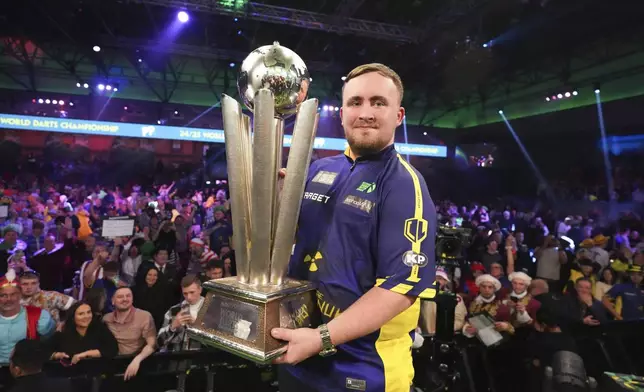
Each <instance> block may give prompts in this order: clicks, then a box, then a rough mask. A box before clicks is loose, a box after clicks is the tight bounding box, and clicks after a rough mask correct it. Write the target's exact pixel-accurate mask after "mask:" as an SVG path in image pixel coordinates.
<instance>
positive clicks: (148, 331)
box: [141, 312, 157, 340]
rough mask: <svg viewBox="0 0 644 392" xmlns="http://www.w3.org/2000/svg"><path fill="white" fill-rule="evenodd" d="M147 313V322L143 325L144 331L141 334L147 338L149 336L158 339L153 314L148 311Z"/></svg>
mask: <svg viewBox="0 0 644 392" xmlns="http://www.w3.org/2000/svg"><path fill="white" fill-rule="evenodd" d="M146 313H147V315H146V316H147V319H148V320H147V322H146V324H145V325H144V326H143V333H142V334H141V335H142V336H143V338H144V339H147V338H149V337H153V338H154V339H155V340H156V337H157V327H155V326H154V319H153V318H152V315H151V314H150V313H148V312H146Z"/></svg>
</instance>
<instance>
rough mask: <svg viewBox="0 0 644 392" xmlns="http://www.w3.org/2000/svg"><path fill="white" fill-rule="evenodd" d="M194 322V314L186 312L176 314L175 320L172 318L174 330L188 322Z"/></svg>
mask: <svg viewBox="0 0 644 392" xmlns="http://www.w3.org/2000/svg"><path fill="white" fill-rule="evenodd" d="M191 323H192V316H190V314H184V313H179V314H177V315H176V316H175V318H174V320H172V325H171V326H170V328H171V329H172V330H173V331H176V330H177V329H179V328H181V327H183V326H184V325H186V324H191Z"/></svg>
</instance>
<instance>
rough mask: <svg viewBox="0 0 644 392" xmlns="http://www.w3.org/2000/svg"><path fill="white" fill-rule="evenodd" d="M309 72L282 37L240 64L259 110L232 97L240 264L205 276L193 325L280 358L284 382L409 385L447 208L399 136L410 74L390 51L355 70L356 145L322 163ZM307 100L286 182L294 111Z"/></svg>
mask: <svg viewBox="0 0 644 392" xmlns="http://www.w3.org/2000/svg"><path fill="white" fill-rule="evenodd" d="M310 81H311V78H310V76H309V73H308V70H307V68H306V66H305V65H304V62H303V61H302V59H301V58H300V57H299V56H298V55H297V54H296V53H294V52H293V51H291V50H289V49H288V48H285V47H282V46H280V45H279V43H274V44H273V45H266V46H263V47H260V48H258V49H256V50H255V51H253V52H252V53H251V54H250V55H249V56H248V57H247V58H246V59H245V60H244V62H243V63H242V66H241V72H240V76H239V78H238V88H239V93H240V94H239V95H240V96H241V97H242V99H243V101H244V103H245V104H246V106H247V107H248V108H249V109H250V110H251V111H252V112H253V115H254V116H253V120H252V122H251V119H250V117H249V116H247V115H246V114H245V113H244V112H243V111H242V107H241V105H240V104H239V103H238V102H236V101H235V100H234V99H233V98H231V97H229V96H224V97H223V98H222V102H221V104H222V113H223V119H224V132H225V138H226V160H227V164H228V175H229V184H230V194H231V211H232V221H233V227H234V228H235V234H234V236H233V244H234V247H235V254H236V262H237V276H236V277H229V278H223V279H216V280H211V281H209V282H205V283H204V286H203V287H204V289H205V290H206V291H207V294H206V298H205V300H204V305H203V307H202V308H201V310H200V312H199V315H198V316H197V319H196V320H195V322H194V323H193V324H192V325H191V326H189V327H188V332H189V334H190V336H191V338H193V339H196V340H198V341H201V342H203V343H205V344H209V345H213V346H215V347H218V348H221V349H223V350H227V351H229V352H232V353H234V354H236V355H239V356H241V357H244V358H247V359H250V360H252V361H255V362H259V363H270V362H273V363H275V364H280V365H281V366H279V370H280V390H281V391H282V392H289V391H298V392H302V391H325V392H326V391H338V390H358V391H374V392H375V391H384V392H393V391H396V392H397V391H401V392H402V391H404V392H408V391H409V390H410V387H411V382H412V379H413V373H414V371H413V365H412V357H411V344H412V341H413V334H414V332H413V331H414V330H415V328H416V325H417V323H418V319H419V314H420V298H424V299H431V298H433V297H434V296H435V294H436V291H435V289H434V287H433V284H434V277H435V263H434V259H435V254H434V237H435V233H436V212H435V208H434V204H433V202H432V200H431V198H430V196H429V192H428V190H427V185H426V184H425V181H424V180H423V178H422V176H421V175H420V174H419V173H418V172H417V171H416V170H415V169H414V168H413V167H412V166H411V165H410V164H409V163H407V162H406V161H405V160H404V159H403V158H402V157H401V156H400V155H399V154H398V153H397V152H396V150H395V148H394V133H395V130H396V128H397V127H398V126H399V125H400V124H401V122H402V120H403V117H404V115H405V110H404V109H403V108H402V107H401V101H402V97H403V85H402V82H401V80H400V77H399V76H398V75H397V74H396V73H395V72H394V71H393V70H391V69H390V68H388V67H386V66H384V65H382V64H368V65H363V66H360V67H358V68H356V69H354V70H353V71H351V73H349V75H347V77H346V80H345V85H344V89H343V99H342V100H343V102H342V110H341V112H340V115H341V118H342V124H343V126H344V129H345V133H346V137H347V142H348V143H347V144H348V148H347V150H346V151H345V154H344V155H338V156H335V157H331V158H325V159H320V160H318V161H316V162H315V163H313V165H311V167H310V168H309V163H310V159H311V150H312V148H313V143H314V139H315V133H316V129H317V123H318V116H319V114H318V102H317V100H316V99H308V100H305V99H306V96H307V93H308V88H309V85H310ZM295 113H297V115H296V120H295V125H294V129H293V135H292V137H290V138H289V146H290V149H289V156H288V161H287V165H286V175H285V176H284V183H283V188H280V187H278V186H277V178H278V170H279V168H280V167H281V165H282V159H281V154H282V146H283V144H284V142H285V141H286V140H285V138H284V118H285V117H286V116H288V115H292V114H295ZM251 123H252V132H251ZM298 217H299V219H298ZM294 240H295V247H293V242H294ZM287 272H288V273H287Z"/></svg>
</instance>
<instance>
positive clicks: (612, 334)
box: [3, 320, 644, 392]
mask: <svg viewBox="0 0 644 392" xmlns="http://www.w3.org/2000/svg"><path fill="white" fill-rule="evenodd" d="M642 331H644V320H636V321H614V322H608V323H605V324H603V325H601V326H597V327H588V326H585V325H580V326H579V327H577V328H575V329H574V331H573V337H574V338H575V340H576V341H577V342H578V344H579V346H585V347H586V348H587V350H585V351H586V352H581V353H580V355H581V356H582V358H583V359H584V362H585V364H586V367H587V369H588V373H589V375H592V376H594V377H599V376H601V374H602V373H603V372H606V371H611V372H618V373H639V372H641V371H643V370H644V368H642V365H643V363H642V362H643V361H642V358H641V356H638V355H637V354H638V353H641V352H642V348H644V347H642V346H643V345H644V334H642ZM427 342H429V339H428V340H427ZM456 342H457V345H456V350H457V351H458V352H459V354H460V357H461V359H462V361H463V364H462V365H463V368H464V369H463V371H462V373H461V378H462V381H463V382H464V385H466V386H467V389H468V390H469V391H470V392H477V391H483V390H486V389H487V388H485V387H482V386H480V384H479V383H478V382H474V381H473V379H472V378H473V376H472V374H471V373H472V371H473V370H474V371H481V370H482V371H483V372H484V373H485V374H484V377H485V378H486V379H487V380H488V383H489V384H493V383H494V375H493V374H491V369H489V367H488V366H482V367H481V366H476V364H474V363H470V358H469V357H468V355H467V350H468V349H471V348H475V349H477V350H481V353H482V356H483V357H486V355H487V350H486V349H485V348H484V347H483V346H482V345H480V344H479V343H478V341H477V340H476V339H465V338H464V337H462V336H456ZM430 355H431V349H428V347H424V348H423V349H421V350H419V351H417V352H416V353H415V358H414V360H415V362H416V365H417V366H416V369H417V378H422V377H423V375H422V374H421V373H423V370H424V369H419V366H418V365H420V366H421V367H422V368H428V369H429V368H430V367H432V366H433V365H434V364H432V361H431V359H430ZM132 358H133V357H132V356H117V357H115V358H110V359H105V358H98V359H86V360H82V361H80V362H79V363H77V364H75V365H72V366H64V365H63V364H62V363H60V362H56V361H51V362H48V363H47V364H46V366H45V369H44V372H45V373H47V374H48V375H49V376H51V377H65V378H70V379H73V380H76V381H80V382H85V383H86V384H87V385H88V386H91V387H88V388H87V389H86V390H91V391H92V392H98V391H99V390H100V387H101V384H102V383H103V382H104V381H105V380H110V379H119V378H122V377H123V374H124V372H125V369H126V368H127V366H128V365H129V363H130V362H131V360H132ZM485 362H487V361H485ZM483 365H486V364H483ZM4 370H5V372H4V373H5V374H4V375H3V376H4V377H8V372H6V369H4ZM225 372H239V374H242V376H237V377H234V378H230V380H228V381H229V382H230V385H231V386H232V387H239V382H240V380H241V381H245V382H255V383H256V385H257V386H255V387H253V388H252V390H254V391H261V390H267V391H269V390H272V388H271V386H270V380H271V378H272V376H271V375H272V368H271V366H259V365H256V364H254V363H251V362H249V361H246V360H244V359H241V358H238V357H236V356H234V355H231V354H228V353H226V352H223V351H220V350H216V349H208V348H206V349H202V350H192V351H180V352H167V353H166V352H159V353H155V354H153V355H151V356H150V357H148V358H147V359H146V360H144V361H143V362H142V363H141V366H140V369H139V372H138V375H137V378H139V379H151V380H154V379H156V378H158V377H157V376H161V375H167V376H171V377H168V378H165V379H159V380H162V381H163V382H164V383H165V385H163V387H164V388H165V389H172V388H175V385H174V384H176V388H175V389H176V390H178V391H182V390H183V387H184V385H185V378H186V377H188V375H190V378H194V377H200V378H201V379H200V380H199V382H198V384H200V385H202V386H203V388H200V390H206V391H207V392H212V391H214V385H215V377H216V375H217V374H221V373H225ZM195 373H198V374H199V375H198V376H197V375H195ZM175 376H176V377H175ZM223 379H226V377H224V378H223ZM172 380H174V381H172ZM219 381H222V380H219ZM224 381H225V380H224ZM3 384H4V383H3ZM165 389H163V390H165ZM150 390H151V389H150ZM154 390H157V389H154Z"/></svg>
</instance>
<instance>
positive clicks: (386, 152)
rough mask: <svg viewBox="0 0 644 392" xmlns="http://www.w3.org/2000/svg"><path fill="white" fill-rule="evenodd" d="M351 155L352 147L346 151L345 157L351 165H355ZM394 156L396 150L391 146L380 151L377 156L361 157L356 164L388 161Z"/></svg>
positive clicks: (356, 160)
mask: <svg viewBox="0 0 644 392" xmlns="http://www.w3.org/2000/svg"><path fill="white" fill-rule="evenodd" d="M350 153H351V149H350V147H347V148H346V150H344V156H345V157H346V158H347V160H348V161H349V162H350V163H354V160H353V159H352V158H351V154H350ZM394 154H396V148H395V147H394V145H393V144H392V145H390V146H387V147H385V148H383V149H382V150H380V151H379V152H377V153H375V154H369V155H364V156H360V157H358V158H356V159H355V162H363V161H380V160H386V159H389V158H390V157H391V156H392V155H394Z"/></svg>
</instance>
